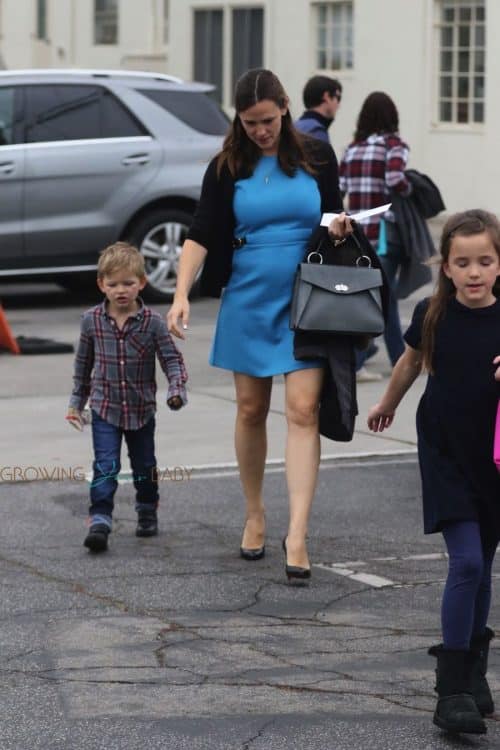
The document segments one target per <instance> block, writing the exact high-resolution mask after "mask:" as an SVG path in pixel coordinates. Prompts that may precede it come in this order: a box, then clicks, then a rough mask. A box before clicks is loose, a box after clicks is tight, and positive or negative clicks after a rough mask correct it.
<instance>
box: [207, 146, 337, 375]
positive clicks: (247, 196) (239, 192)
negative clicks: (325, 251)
mask: <svg viewBox="0 0 500 750" xmlns="http://www.w3.org/2000/svg"><path fill="white" fill-rule="evenodd" d="M233 208H234V214H235V217H236V230H235V231H236V237H245V239H246V244H245V245H244V246H243V247H241V248H239V249H236V250H235V251H234V255H233V266H232V273H231V277H230V279H229V282H228V284H227V286H226V288H225V290H224V292H223V295H222V299H221V305H220V309H219V315H218V318H217V325H216V329H215V335H214V340H213V344H212V351H211V354H210V359H209V361H210V364H211V365H214V366H215V367H221V368H224V369H226V370H232V371H233V372H239V373H244V374H247V375H253V376H254V377H269V376H272V375H278V374H283V373H287V372H293V371H294V370H302V369H306V368H311V367H321V366H322V363H321V361H315V360H307V361H300V360H298V359H295V357H294V356H293V335H294V334H293V331H291V330H290V328H289V316H290V302H291V296H292V288H293V281H294V277H295V271H296V269H297V264H298V263H300V262H301V261H302V260H303V258H304V252H305V247H306V242H307V240H308V238H309V236H310V234H311V232H312V230H313V229H314V227H315V226H316V225H317V224H318V223H319V221H320V218H321V198H320V194H319V190H318V186H317V183H316V180H315V179H314V178H313V177H311V175H309V174H307V172H305V171H303V170H301V169H299V170H297V172H296V174H295V176H294V177H288V176H287V175H286V174H285V173H284V172H283V171H282V170H281V169H280V167H279V164H278V160H277V157H276V156H262V157H261V159H260V161H259V162H258V164H257V166H256V168H255V171H254V173H253V175H252V176H251V177H249V178H247V179H244V180H237V182H236V183H235V192H234V204H233Z"/></svg>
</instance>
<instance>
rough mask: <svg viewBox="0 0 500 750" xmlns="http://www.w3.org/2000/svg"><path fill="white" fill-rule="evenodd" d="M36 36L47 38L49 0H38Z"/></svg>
mask: <svg viewBox="0 0 500 750" xmlns="http://www.w3.org/2000/svg"><path fill="white" fill-rule="evenodd" d="M36 38H37V39H47V0H37V4H36Z"/></svg>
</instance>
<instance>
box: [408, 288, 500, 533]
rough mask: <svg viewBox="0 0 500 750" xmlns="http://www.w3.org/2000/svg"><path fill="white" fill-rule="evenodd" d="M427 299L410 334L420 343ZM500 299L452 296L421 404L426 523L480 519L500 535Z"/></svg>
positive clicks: (432, 528)
mask: <svg viewBox="0 0 500 750" xmlns="http://www.w3.org/2000/svg"><path fill="white" fill-rule="evenodd" d="M427 307H428V300H424V301H423V302H420V303H419V304H418V305H417V306H416V308H415V312H414V314H413V319H412V322H411V324H410V327H409V328H408V330H407V332H406V334H405V339H406V342H407V343H408V344H409V345H410V346H411V347H412V348H413V349H419V348H420V342H421V336H422V323H423V319H424V316H425V312H426V310H427ZM498 354H500V300H497V301H496V302H495V304H493V305H490V306H489V307H481V308H470V307H467V306H465V305H462V304H461V303H460V302H458V301H457V300H456V299H455V298H453V299H451V300H450V302H449V303H448V307H447V310H446V313H445V315H444V317H443V318H442V319H441V321H440V322H439V323H438V325H437V327H436V336H435V348H434V357H433V369H434V374H433V375H429V378H428V380H427V385H426V388H425V391H424V394H423V396H422V398H421V400H420V404H419V407H418V410H417V434H418V454H419V462H420V472H421V476H422V493H423V511H424V530H425V533H426V534H430V533H433V532H436V531H441V530H442V528H443V524H445V523H446V522H447V521H459V520H460V521H476V520H477V521H479V523H480V525H481V530H482V532H483V533H484V534H486V535H487V536H488V537H489V538H492V539H500V474H499V473H498V471H497V469H496V466H495V464H494V463H493V437H494V430H495V417H496V411H497V405H498V399H499V396H500V387H499V386H500V384H499V383H498V382H497V381H496V380H495V379H494V372H495V365H493V359H494V357H495V356H497V355H498Z"/></svg>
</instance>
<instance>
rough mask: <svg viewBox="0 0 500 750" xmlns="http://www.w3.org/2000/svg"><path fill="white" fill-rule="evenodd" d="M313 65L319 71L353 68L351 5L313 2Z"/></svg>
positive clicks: (337, 2) (340, 2)
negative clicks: (314, 52)
mask: <svg viewBox="0 0 500 750" xmlns="http://www.w3.org/2000/svg"><path fill="white" fill-rule="evenodd" d="M313 10H314V14H315V35H316V42H315V50H316V60H315V66H316V68H317V69H318V70H349V69H350V68H352V67H353V65H354V55H353V46H354V44H353V3H352V0H351V2H347V1H346V0H338V1H337V0H334V1H333V2H329V3H316V5H315V6H314V8H313Z"/></svg>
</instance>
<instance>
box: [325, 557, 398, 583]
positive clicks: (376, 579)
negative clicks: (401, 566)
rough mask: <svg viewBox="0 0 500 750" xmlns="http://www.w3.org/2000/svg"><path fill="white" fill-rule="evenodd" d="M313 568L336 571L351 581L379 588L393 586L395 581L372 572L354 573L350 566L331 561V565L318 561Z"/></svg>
mask: <svg viewBox="0 0 500 750" xmlns="http://www.w3.org/2000/svg"><path fill="white" fill-rule="evenodd" d="M313 567H315V568H321V569H322V570H328V571H330V573H336V574H337V575H339V576H344V577H345V578H350V579H351V581H358V582H359V583H366V584H367V585H368V586H373V588H376V589H381V588H384V586H394V585H395V581H391V580H390V579H389V578H382V576H376V575H373V574H372V573H356V572H355V571H354V570H351V569H350V568H346V567H345V566H344V565H342V564H338V563H332V564H331V565H328V564H325V563H319V564H317V565H314V566H313Z"/></svg>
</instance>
